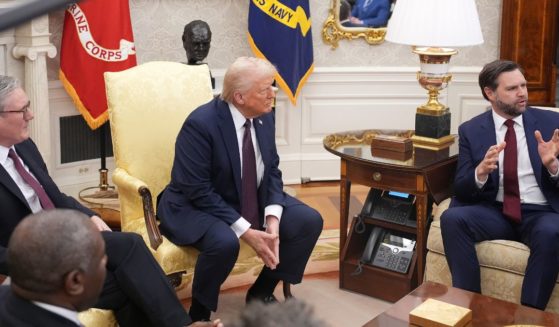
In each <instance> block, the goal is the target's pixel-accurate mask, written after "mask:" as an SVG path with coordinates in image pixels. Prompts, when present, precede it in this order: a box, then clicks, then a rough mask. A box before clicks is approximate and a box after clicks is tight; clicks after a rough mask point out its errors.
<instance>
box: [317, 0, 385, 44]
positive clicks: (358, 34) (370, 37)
mask: <svg viewBox="0 0 559 327" xmlns="http://www.w3.org/2000/svg"><path fill="white" fill-rule="evenodd" d="M385 35H386V27H379V28H368V27H345V26H343V25H342V24H341V23H340V0H332V3H331V5H330V9H329V13H328V17H327V18H326V21H325V22H324V26H323V28H322V40H323V41H324V43H326V44H330V45H331V47H332V49H333V50H334V49H336V48H337V47H338V43H339V41H340V40H343V39H347V40H353V39H358V38H364V39H365V41H366V42H367V43H369V44H381V43H383V42H384V37H385Z"/></svg>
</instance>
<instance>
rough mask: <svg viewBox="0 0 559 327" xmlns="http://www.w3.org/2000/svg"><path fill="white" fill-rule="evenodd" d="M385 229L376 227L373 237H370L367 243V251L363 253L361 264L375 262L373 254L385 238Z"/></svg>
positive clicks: (372, 233)
mask: <svg viewBox="0 0 559 327" xmlns="http://www.w3.org/2000/svg"><path fill="white" fill-rule="evenodd" d="M384 233H385V231H384V229H383V228H381V227H374V228H373V231H372V232H371V235H370V236H369V240H368V241H367V245H366V246H365V250H364V251H363V255H362V256H361V262H363V263H366V264H371V263H372V262H373V253H374V252H375V249H376V247H377V245H378V244H379V241H380V240H382V239H383V238H384Z"/></svg>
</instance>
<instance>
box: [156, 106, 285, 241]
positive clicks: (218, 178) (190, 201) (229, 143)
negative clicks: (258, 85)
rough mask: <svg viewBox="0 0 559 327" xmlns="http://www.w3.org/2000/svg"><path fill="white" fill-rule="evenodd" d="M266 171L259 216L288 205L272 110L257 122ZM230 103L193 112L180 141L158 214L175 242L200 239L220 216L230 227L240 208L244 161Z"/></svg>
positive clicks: (182, 129)
mask: <svg viewBox="0 0 559 327" xmlns="http://www.w3.org/2000/svg"><path fill="white" fill-rule="evenodd" d="M253 125H254V128H255V131H256V137H257V139H258V144H259V146H260V152H261V154H262V160H263V162H264V166H265V170H264V175H263V178H262V181H261V183H260V186H259V188H258V201H259V205H260V211H259V214H260V215H259V217H263V215H264V208H265V207H266V206H267V205H269V204H279V205H284V204H285V194H284V193H283V182H282V178H281V172H280V170H279V169H278V165H279V156H278V154H277V150H276V143H275V117H274V114H273V113H269V114H266V115H263V116H261V117H258V118H255V119H254V120H253ZM240 160H241V159H240V155H239V146H238V142H237V134H236V133H235V126H234V123H233V118H232V116H231V112H230V111H229V107H228V104H227V103H226V102H224V101H223V100H221V99H219V98H216V99H213V100H212V101H210V102H208V103H207V104H205V105H202V106H201V107H199V108H198V109H196V110H195V111H193V112H192V113H191V114H190V115H189V116H188V118H187V119H186V121H185V123H184V125H183V127H182V128H181V130H180V132H179V135H178V137H177V141H176V144H175V160H174V163H173V169H172V171H171V182H170V183H169V185H168V186H167V187H166V189H165V190H164V191H163V193H162V194H161V197H160V200H159V203H158V207H157V209H158V210H157V213H158V217H159V218H160V219H161V230H162V232H163V234H164V235H165V236H167V237H168V238H169V239H170V240H171V241H172V242H173V243H176V244H181V245H187V244H192V243H193V242H196V241H197V240H198V239H199V238H200V237H201V236H202V235H203V234H204V233H205V232H206V231H207V230H208V228H210V227H211V225H212V224H213V223H215V222H216V221H218V220H222V221H224V222H225V223H226V224H228V225H231V224H233V223H234V222H235V221H236V220H237V219H239V217H240V212H241V208H240V205H241V198H240V194H241V163H240Z"/></svg>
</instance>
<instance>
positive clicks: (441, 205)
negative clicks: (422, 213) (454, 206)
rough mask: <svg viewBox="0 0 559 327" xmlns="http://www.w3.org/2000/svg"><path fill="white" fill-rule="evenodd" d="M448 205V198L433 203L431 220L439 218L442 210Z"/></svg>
mask: <svg viewBox="0 0 559 327" xmlns="http://www.w3.org/2000/svg"><path fill="white" fill-rule="evenodd" d="M449 205H450V198H447V199H445V200H443V201H442V202H441V203H439V204H438V205H435V206H434V208H433V221H437V220H441V215H442V214H443V212H444V211H445V210H446V209H448V206H449Z"/></svg>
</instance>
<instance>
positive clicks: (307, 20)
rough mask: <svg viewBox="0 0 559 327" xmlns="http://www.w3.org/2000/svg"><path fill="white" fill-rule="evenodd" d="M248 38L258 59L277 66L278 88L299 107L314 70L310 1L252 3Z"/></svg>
mask: <svg viewBox="0 0 559 327" xmlns="http://www.w3.org/2000/svg"><path fill="white" fill-rule="evenodd" d="M248 39H249V43H250V47H251V48H252V52H254V55H255V56H257V57H260V58H265V59H267V60H268V61H270V62H271V63H273V64H274V65H275V66H276V67H277V69H278V76H276V81H277V83H278V85H279V86H280V87H281V88H282V90H283V91H284V92H285V93H286V94H287V95H288V96H289V99H291V102H292V103H293V104H296V100H297V96H298V95H299V92H300V91H301V88H302V87H303V84H305V81H306V80H307V78H308V77H309V75H310V74H311V73H312V70H313V68H314V65H313V48H312V33H311V17H310V9H309V0H250V8H249V13H248Z"/></svg>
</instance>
